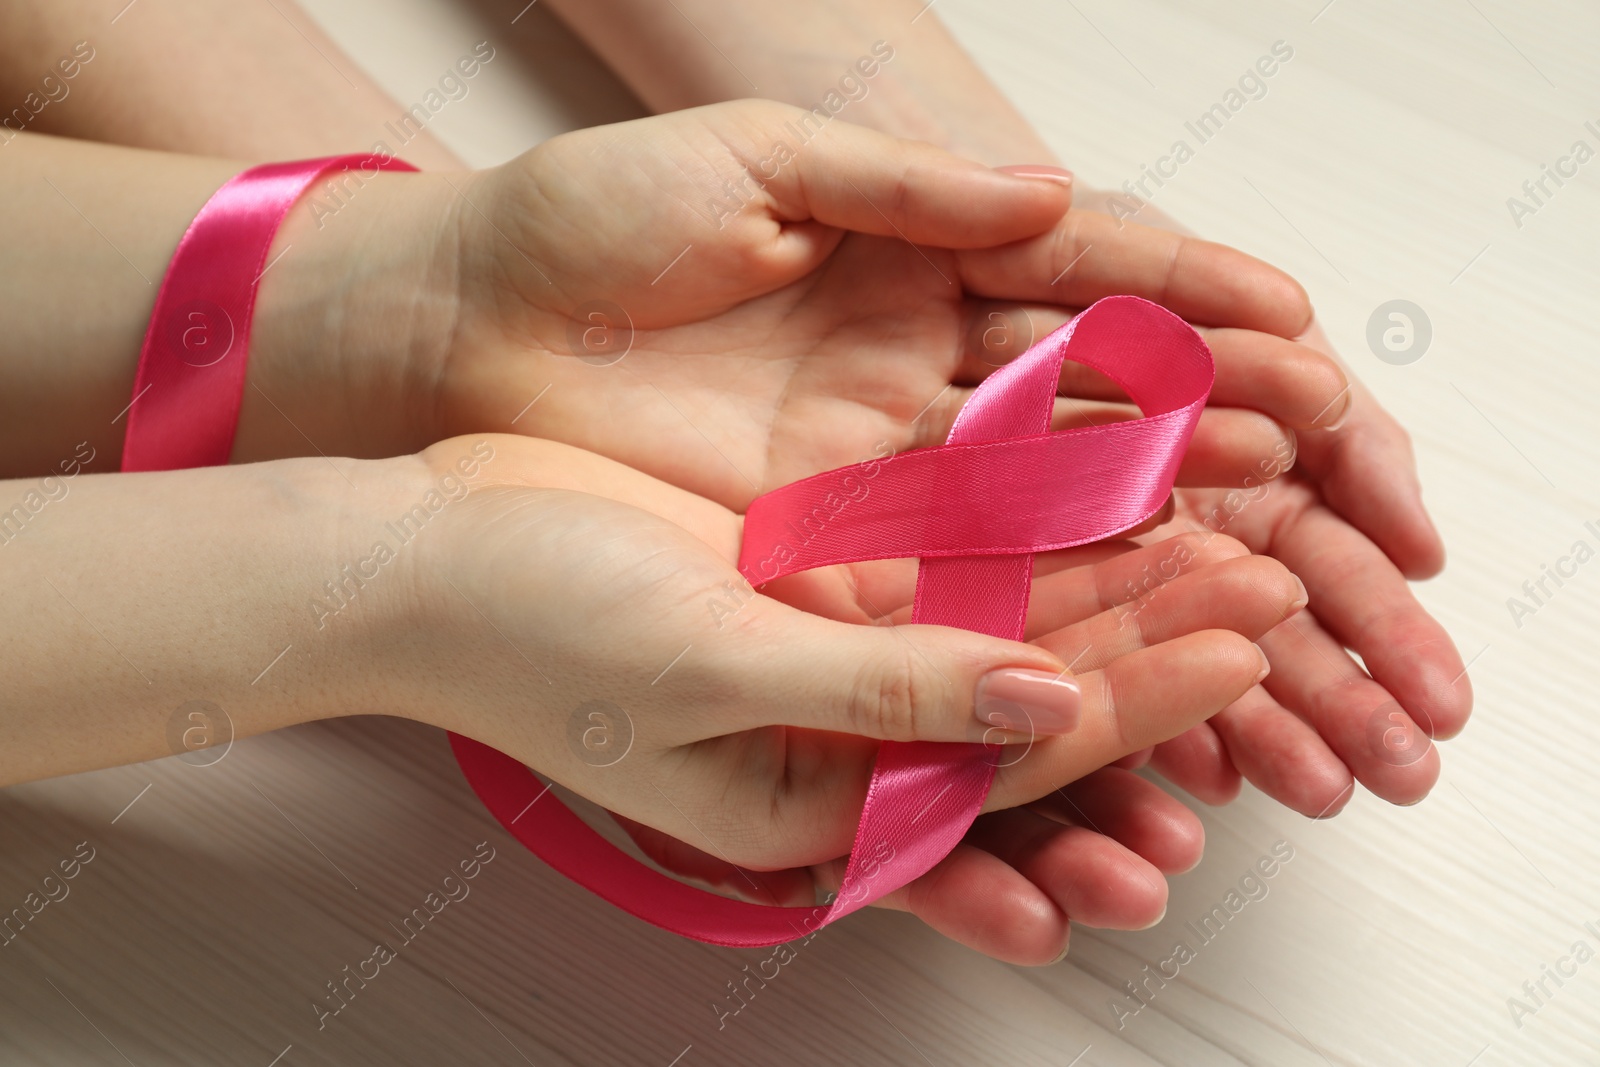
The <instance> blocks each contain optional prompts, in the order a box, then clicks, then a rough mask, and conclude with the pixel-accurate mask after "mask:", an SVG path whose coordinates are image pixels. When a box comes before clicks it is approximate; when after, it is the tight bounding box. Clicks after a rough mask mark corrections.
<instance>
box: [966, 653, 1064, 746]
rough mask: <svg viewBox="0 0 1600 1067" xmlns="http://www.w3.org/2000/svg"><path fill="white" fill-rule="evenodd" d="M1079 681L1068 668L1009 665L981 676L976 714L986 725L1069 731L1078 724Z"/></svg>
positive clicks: (1026, 730)
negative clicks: (1033, 668) (1053, 670)
mask: <svg viewBox="0 0 1600 1067" xmlns="http://www.w3.org/2000/svg"><path fill="white" fill-rule="evenodd" d="M1079 702H1080V701H1079V693H1078V683H1077V680H1076V679H1074V678H1073V677H1072V675H1070V674H1068V673H1066V672H1065V671H1063V672H1061V673H1060V674H1051V673H1049V672H1048V671H1029V670H1022V669H1021V668H1006V669H1003V670H998V671H990V672H989V673H988V674H986V675H984V676H983V677H982V678H980V679H978V691H977V709H976V710H977V715H978V719H979V721H981V722H982V723H983V724H984V725H985V726H998V727H1000V728H1001V729H1005V730H1013V731H1016V732H1017V733H1026V734H1030V735H1031V734H1035V733H1042V734H1064V733H1070V732H1071V731H1072V730H1074V729H1076V728H1077V725H1078V705H1079Z"/></svg>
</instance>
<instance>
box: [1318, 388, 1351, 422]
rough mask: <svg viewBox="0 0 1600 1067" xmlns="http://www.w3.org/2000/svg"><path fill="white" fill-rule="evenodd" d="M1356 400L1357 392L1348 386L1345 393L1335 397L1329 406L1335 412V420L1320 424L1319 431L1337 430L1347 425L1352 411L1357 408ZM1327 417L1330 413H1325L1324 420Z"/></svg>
mask: <svg viewBox="0 0 1600 1067" xmlns="http://www.w3.org/2000/svg"><path fill="white" fill-rule="evenodd" d="M1355 400H1356V394H1355V390H1354V389H1351V388H1350V387H1349V386H1348V385H1347V386H1345V387H1344V392H1342V393H1340V394H1339V395H1338V396H1336V397H1334V398H1333V402H1332V403H1331V404H1329V405H1328V409H1329V411H1331V412H1333V418H1332V419H1331V420H1329V421H1328V422H1326V423H1320V425H1319V426H1318V429H1322V430H1337V429H1338V428H1339V427H1341V426H1343V425H1344V424H1345V420H1346V419H1348V418H1349V417H1350V409H1351V408H1353V407H1355V406H1356V405H1355ZM1327 415H1328V412H1323V417H1324V418H1326V417H1327Z"/></svg>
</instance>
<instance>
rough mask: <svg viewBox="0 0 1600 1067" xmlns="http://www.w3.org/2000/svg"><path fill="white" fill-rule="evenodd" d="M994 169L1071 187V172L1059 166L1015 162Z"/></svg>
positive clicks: (1003, 172)
mask: <svg viewBox="0 0 1600 1067" xmlns="http://www.w3.org/2000/svg"><path fill="white" fill-rule="evenodd" d="M995 170H997V171H1000V172H1001V173H1002V174H1010V175H1013V176H1015V177H1018V178H1036V179H1038V180H1039V181H1046V182H1055V183H1056V184H1057V185H1065V186H1067V187H1068V188H1071V187H1072V172H1071V171H1070V170H1062V169H1061V168H1060V167H1051V166H1047V165H1045V164H1043V163H1015V164H1012V165H1011V166H1008V167H996V168H995Z"/></svg>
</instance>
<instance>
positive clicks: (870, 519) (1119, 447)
mask: <svg viewBox="0 0 1600 1067" xmlns="http://www.w3.org/2000/svg"><path fill="white" fill-rule="evenodd" d="M355 168H359V169H361V170H364V171H371V170H378V169H391V170H414V169H415V168H414V167H411V166H410V165H408V164H405V163H402V162H400V161H399V160H395V159H391V158H389V157H387V156H377V155H372V156H361V155H354V156H336V157H332V158H328V159H313V160H304V161H300V162H295V163H275V164H269V165H266V166H261V167H255V168H252V169H250V170H247V171H245V172H244V173H242V174H240V175H238V176H237V177H235V178H233V179H232V180H231V181H229V182H228V183H227V184H226V185H224V186H223V187H222V188H221V189H220V190H218V191H217V193H216V194H215V195H214V196H213V197H212V198H211V199H210V200H209V201H207V203H206V205H205V206H204V207H203V208H202V209H201V211H200V213H199V214H198V215H197V216H195V219H194V222H193V223H191V224H190V226H189V229H188V232H186V233H185V234H184V236H183V239H182V241H180V242H179V244H178V248H177V251H176V252H175V253H174V255H173V259H172V263H171V264H170V265H169V267H168V268H167V274H166V277H165V278H164V279H163V280H162V283H161V289H160V291H159V292H158V293H157V296H156V305H155V310H154V311H153V312H152V314H151V319H150V326H149V329H148V331H147V332H146V334H145V339H144V345H143V348H142V349H141V351H140V356H139V368H138V372H137V376H136V380H135V385H134V399H133V403H132V404H131V406H130V410H129V413H128V430H127V436H126V440H125V443H124V445H123V461H122V469H123V470H125V471H141V470H175V469H179V468H183V467H197V466H209V465H216V464H223V463H226V462H227V461H228V456H229V453H230V451H231V450H232V445H233V435H234V429H235V426H236V424H237V422H238V415H239V408H240V403H241V399H242V394H243V389H244V382H245V371H246V358H247V355H248V352H249V338H250V322H251V317H252V315H253V313H254V308H255V293H256V287H257V284H258V283H259V282H260V279H261V276H262V274H263V273H264V272H265V271H266V270H267V269H270V266H271V264H269V263H268V262H267V259H266V256H267V253H268V251H269V249H270V248H271V245H272V240H273V237H274V235H275V234H276V232H277V230H278V227H279V226H280V225H281V224H282V221H283V219H284V216H285V215H286V214H287V213H288V211H289V208H290V207H291V206H292V205H293V203H294V202H295V200H296V199H298V198H299V197H300V195H301V194H302V193H304V191H305V190H306V188H307V187H309V186H310V185H311V184H312V183H313V182H315V181H317V180H318V179H320V178H321V177H322V176H323V175H325V174H328V173H331V172H333V171H335V170H339V169H343V170H351V169H355ZM1069 359H1070V360H1072V361H1074V362H1076V363H1081V364H1084V365H1086V366H1089V367H1092V368H1094V369H1096V370H1099V371H1101V372H1103V373H1105V374H1106V375H1107V376H1109V377H1110V378H1112V379H1113V380H1114V381H1116V382H1117V383H1118V384H1119V385H1120V386H1122V388H1123V390H1124V391H1125V392H1126V393H1127V394H1128V396H1129V397H1130V398H1131V399H1132V400H1133V402H1134V403H1135V404H1137V405H1138V406H1139V408H1140V409H1141V410H1142V411H1143V412H1144V413H1145V417H1144V418H1141V419H1138V420H1135V421H1132V422H1119V423H1111V424H1108V425H1104V426H1086V427H1080V428H1078V429H1073V430H1066V431H1063V432H1059V433H1051V432H1050V417H1051V414H1052V412H1053V410H1054V405H1055V400H1056V392H1057V385H1058V380H1059V376H1060V372H1061V364H1062V362H1063V360H1069ZM1212 377H1213V365H1212V360H1211V354H1210V352H1209V351H1208V350H1207V349H1206V346H1205V342H1203V341H1202V340H1201V339H1200V337H1199V336H1198V335H1197V334H1196V333H1195V332H1194V331H1193V330H1192V329H1190V328H1189V326H1188V325H1186V324H1185V323H1184V322H1183V321H1182V320H1181V319H1179V318H1177V317H1175V316H1173V315H1172V314H1170V313H1168V312H1167V311H1165V310H1163V309H1162V308H1160V307H1158V306H1156V305H1154V304H1151V303H1148V302H1146V301H1144V300H1139V299H1137V298H1135V297H1125V296H1124V297H1110V298H1108V299H1105V300H1101V301H1100V302H1098V303H1097V304H1095V305H1094V306H1093V307H1091V308H1089V309H1088V310H1087V311H1085V312H1083V313H1082V314H1081V315H1079V316H1077V317H1076V318H1075V319H1073V320H1072V321H1071V322H1069V323H1067V325H1065V326H1063V327H1062V328H1061V329H1059V330H1057V331H1056V332H1055V333H1053V334H1051V335H1050V336H1049V337H1047V338H1045V339H1044V340H1043V341H1041V342H1040V343H1039V344H1038V345H1036V346H1034V347H1033V348H1032V349H1029V350H1028V351H1027V352H1026V353H1024V354H1023V355H1022V356H1021V357H1020V358H1018V359H1017V360H1016V361H1015V362H1013V363H1011V364H1010V365H1008V366H1006V367H1004V368H1002V369H1001V370H999V371H997V372H996V373H995V374H993V375H992V376H991V377H990V378H989V379H988V380H987V381H985V382H984V383H983V384H982V385H980V386H979V387H978V389H977V390H976V392H975V393H974V394H973V396H972V398H971V399H970V400H968V402H967V404H966V405H965V406H964V407H963V408H962V410H961V413H960V415H959V416H958V417H957V419H956V422H955V426H954V427H953V428H952V429H951V431H950V436H949V438H948V441H947V443H946V444H945V445H943V446H941V447H938V448H928V449H922V450H919V451H915V452H906V453H902V454H900V455H897V456H892V457H890V458H888V459H883V460H870V461H868V462H865V463H858V464H856V465H854V466H851V467H843V468H840V469H839V470H835V471H829V472H827V473H825V474H819V475H816V476H815V477H812V478H806V479H804V480H802V481H798V482H794V483H792V484H790V485H786V486H784V487H783V488H781V489H778V490H776V491H774V492H771V493H768V494H767V495H765V496H763V497H760V498H758V499H756V500H755V501H754V502H753V503H752V504H751V505H750V509H749V511H748V513H747V514H746V516H745V529H744V543H743V546H742V550H741V553H740V560H739V567H740V570H741V571H742V572H743V573H744V575H745V577H746V578H748V579H749V580H750V581H751V583H752V584H758V585H759V584H761V583H763V582H768V581H771V580H773V579H774V578H778V577H781V576H782V575H785V574H793V573H796V572H798V571H803V570H807V569H809V568H812V567H822V566H828V565H830V564H836V563H850V562H855V561H859V560H869V559H890V558H909V557H918V558H920V559H921V565H920V568H919V570H918V574H917V594H916V602H915V604H914V606H913V609H912V619H913V621H915V622H923V623H938V624H942V625H945V626H959V627H964V628H966V629H969V630H977V631H981V632H984V633H989V634H993V635H995V636H997V637H1004V638H1010V639H1013V640H1020V639H1021V638H1022V635H1023V621H1024V619H1025V618H1026V616H1027V610H1028V592H1029V586H1030V583H1031V579H1032V574H1033V555H1034V553H1036V552H1044V551H1048V550H1051V549H1056V548H1066V547H1069V546H1072V545H1080V544H1085V543H1087V542H1090V541H1097V540H1100V539H1102V538H1105V537H1109V536H1112V535H1114V534H1118V533H1121V532H1123V531H1125V530H1128V529H1130V528H1132V527H1133V526H1136V525H1138V524H1139V523H1140V522H1143V521H1144V520H1145V519H1147V518H1149V517H1150V516H1151V515H1153V514H1155V512H1156V511H1157V510H1158V509H1159V508H1160V507H1161V506H1162V504H1163V503H1164V502H1165V501H1166V498H1167V495H1168V494H1169V493H1170V492H1171V490H1172V485H1173V481H1174V479H1175V477H1176V475H1177V470H1178V464H1179V462H1180V461H1181V460H1182V458H1183V453H1184V450H1185V449H1186V448H1187V447H1188V444H1189V439H1190V437H1191V436H1192V435H1193V433H1194V427H1195V424H1196V422H1197V421H1198V420H1199V418H1200V412H1201V409H1202V408H1204V406H1205V403H1206V398H1207V397H1208V396H1209V394H1210V391H1211V383H1212ZM450 743H451V746H452V747H453V749H454V751H455V754H456V758H457V760H458V761H459V762H460V764H461V769H462V771H463V772H464V773H465V775H466V777H467V780H468V782H470V783H471V785H472V788H473V789H474V790H475V791H476V792H477V794H478V796H479V797H480V798H482V800H483V802H484V804H485V805H486V806H487V807H488V809H489V811H490V812H491V813H493V815H494V816H495V818H497V819H498V820H499V821H500V823H501V824H502V825H503V826H505V828H506V829H507V830H508V831H509V832H510V833H511V834H512V835H513V836H514V837H516V838H517V839H518V840H519V841H521V842H522V843H523V844H525V845H527V846H528V848H529V849H531V850H532V851H533V852H535V853H536V854H537V855H538V856H539V857H540V858H541V859H543V860H544V861H545V862H546V863H548V864H549V865H550V866H552V867H554V868H555V869H556V870H558V871H560V872H561V873H562V874H564V875H566V876H567V877H568V878H571V879H572V880H573V881H575V882H577V883H579V884H580V885H583V886H585V887H587V888H588V889H590V890H592V891H593V892H594V893H596V894H598V895H599V896H601V897H603V898H605V899H606V900H609V901H611V903H613V904H615V905H617V906H618V907H620V908H622V909H624V910H625V911H628V912H630V913H632V914H633V915H636V916H638V917H639V918H641V919H644V920H646V921H648V922H651V923H654V924H655V925H657V926H660V927H662V928H664V929H667V930H671V931H673V932H675V933H679V934H683V935H685V936H687V937H693V938H697V939H699V940H701V941H707V942H711V943H714V944H722V945H734V946H756V945H775V944H779V943H782V942H785V941H790V940H793V939H794V938H796V937H799V936H803V935H805V934H808V933H811V932H813V931H815V930H816V929H817V928H819V927H821V926H823V925H825V924H827V923H830V922H833V921H834V920H836V919H839V918H841V917H843V916H845V915H848V914H849V913H851V912H852V911H855V910H856V909H857V908H861V907H865V906H866V905H867V904H870V903H871V902H873V901H874V900H877V899H878V898H880V897H882V896H883V895H884V894H886V893H889V892H891V891H892V890H894V889H897V888H899V887H900V886H903V885H906V884H907V883H909V882H911V881H913V880H914V879H916V878H918V877H919V876H921V875H922V874H924V873H926V872H927V871H928V870H930V869H931V868H932V867H933V866H934V865H935V864H937V863H938V862H939V861H940V860H941V859H943V858H944V857H945V856H946V855H948V854H949V853H950V850H951V849H953V848H954V847H955V846H956V844H957V843H958V842H960V840H961V838H962V835H964V834H965V833H966V831H967V828H968V827H969V826H971V825H972V821H973V819H975V818H976V817H977V815H978V812H979V811H980V810H981V808H982V806H983V800H984V797H985V796H987V794H988V791H989V786H990V783H991V782H992V781H993V778H994V772H995V761H994V757H993V753H994V751H995V750H994V749H991V748H990V747H988V746H984V745H976V744H934V743H929V742H914V743H910V744H901V743H897V742H886V743H884V744H883V745H882V746H881V748H880V750H879V753H878V760H877V763H876V766H875V767H874V768H873V773H872V780H871V782H870V784H869V785H868V789H867V799H866V803H865V805H864V806H863V809H862V813H861V822H860V824H859V826H858V827H857V830H856V837H855V843H854V845H853V847H852V848H851V853H850V860H849V863H848V865H847V867H846V870H845V875H844V879H843V882H842V883H841V885H840V888H839V893H838V895H837V896H836V897H835V899H834V900H833V902H832V903H831V904H830V905H826V906H817V907H810V908H777V907H764V906H761V905H758V904H751V903H747V902H745V901H739V900H730V899H728V898H726V897H721V896H717V895H715V894H712V893H708V892H705V891H703V890H700V889H695V888H693V887H692V886H689V885H685V884H684V883H682V882H679V881H677V880H675V879H673V878H669V877H668V876H666V875H665V874H663V873H661V872H660V871H657V870H655V869H653V868H650V867H647V866H645V865H643V864H641V863H639V862H637V861H636V860H634V859H632V858H630V857H629V856H628V855H627V854H626V853H624V852H622V851H621V850H619V849H617V848H615V847H614V846H612V845H611V844H610V843H609V842H608V841H606V840H605V838H603V837H601V836H600V835H599V834H598V833H596V832H595V831H594V830H593V829H591V828H590V827H589V826H588V825H587V824H586V823H584V822H583V821H582V820H581V819H579V818H578V817H577V816H576V815H575V814H573V813H572V811H571V810H570V809H568V808H567V807H566V806H565V805H564V804H562V803H561V802H560V801H559V800H557V799H556V798H555V797H547V796H546V795H545V794H546V793H547V792H548V791H549V788H550V787H549V786H548V785H545V784H543V783H542V782H541V781H540V779H539V778H538V777H536V776H535V775H534V773H533V772H532V771H530V770H529V769H528V768H527V767H525V766H523V765H522V764H521V763H519V762H518V761H517V760H515V759H513V758H512V757H510V756H507V755H505V754H504V753H501V752H497V751H496V750H494V749H492V748H490V747H488V746H487V745H484V744H482V743H480V742H477V741H474V740H472V739H471V738H467V737H462V736H460V735H456V734H452V735H451V737H450Z"/></svg>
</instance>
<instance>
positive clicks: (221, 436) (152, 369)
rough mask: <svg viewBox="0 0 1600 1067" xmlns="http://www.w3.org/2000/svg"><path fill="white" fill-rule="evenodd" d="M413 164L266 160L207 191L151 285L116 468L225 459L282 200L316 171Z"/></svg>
mask: <svg viewBox="0 0 1600 1067" xmlns="http://www.w3.org/2000/svg"><path fill="white" fill-rule="evenodd" d="M416 169H417V168H416V167H413V166H412V165H411V164H409V163H404V162H401V161H400V160H398V159H395V158H393V157H392V156H387V155H347V156H328V157H325V158H322V159H305V160H299V161H296V162H292V163H266V164H263V165H261V166H259V167H251V168H250V169H249V170H247V171H244V172H243V173H241V174H237V175H235V176H234V177H233V178H231V179H230V180H229V181H228V182H227V184H225V185H223V187H222V188H221V189H218V190H217V191H216V192H215V193H214V194H212V196H211V199H210V200H207V201H206V203H205V206H204V207H202V208H201V209H200V213H199V214H198V215H196V216H195V217H194V221H193V222H191V223H189V228H188V230H187V231H185V232H184V235H183V238H182V239H181V240H180V241H179V242H178V248H177V250H176V251H175V252H174V253H173V254H172V261H171V262H170V263H169V264H168V265H167V273H166V276H165V277H163V278H162V279H161V288H160V290H158V291H157V293H156V305H155V309H154V310H153V311H152V312H151V313H150V325H149V326H148V327H147V328H146V330H145V335H144V345H143V347H142V348H141V349H140V350H139V369H138V370H137V372H136V373H135V377H134V382H133V400H132V401H131V402H130V403H129V405H128V429H127V432H126V434H125V435H124V437H123V443H122V469H123V470H125V471H170V470H181V469H183V468H185V467H214V466H220V465H222V464H224V463H227V462H228V456H229V454H230V453H231V452H232V451H233V434H234V430H235V429H236V428H237V427H238V424H239V408H240V406H241V405H242V404H243V400H244V382H245V371H246V369H247V363H248V360H249V355H250V324H251V320H252V318H253V317H254V315H255V307H256V290H257V289H258V288H260V284H261V278H262V275H264V274H266V272H267V271H268V270H270V269H271V268H272V266H273V264H272V263H268V262H267V253H268V252H269V251H271V249H272V239H273V238H274V237H275V236H276V235H277V233H278V227H280V226H282V225H283V220H284V217H285V216H287V215H288V214H289V208H291V207H292V206H294V202H295V201H296V200H298V199H299V198H300V196H301V194H303V193H304V192H305V191H306V190H307V189H308V188H310V187H311V185H312V184H313V183H314V182H317V181H319V180H321V179H322V178H323V177H324V176H329V175H333V174H336V173H337V174H344V173H348V172H351V171H355V172H357V174H356V177H355V178H353V179H350V180H352V181H364V180H365V179H366V178H367V177H370V176H371V175H373V174H375V173H377V172H378V171H380V170H396V171H407V170H416ZM289 251H290V249H288V248H286V249H284V251H283V252H280V253H278V255H279V256H280V257H281V256H283V255H286V254H288V252H289ZM274 262H276V261H274Z"/></svg>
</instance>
